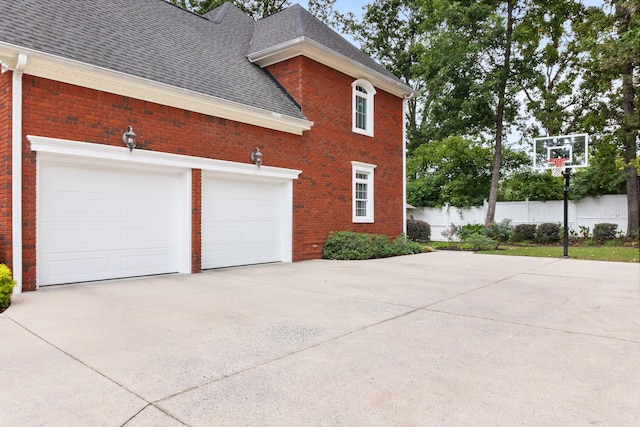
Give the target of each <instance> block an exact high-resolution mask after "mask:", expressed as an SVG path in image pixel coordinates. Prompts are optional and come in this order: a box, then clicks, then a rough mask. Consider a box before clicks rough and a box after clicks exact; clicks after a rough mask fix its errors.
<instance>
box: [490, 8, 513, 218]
mask: <svg viewBox="0 0 640 427" xmlns="http://www.w3.org/2000/svg"><path fill="white" fill-rule="evenodd" d="M513 6H514V0H509V1H507V27H506V33H505V44H504V64H503V66H502V70H501V72H500V84H499V87H498V93H497V97H498V105H497V107H496V140H495V147H494V152H493V168H492V169H491V188H490V190H489V204H488V206H487V216H486V217H485V220H484V222H485V224H486V225H489V224H491V223H493V222H495V217H496V203H497V202H498V184H499V183H500V168H501V167H502V137H503V133H504V110H505V101H506V99H505V98H506V93H507V83H508V81H509V75H510V73H511V50H512V47H513Z"/></svg>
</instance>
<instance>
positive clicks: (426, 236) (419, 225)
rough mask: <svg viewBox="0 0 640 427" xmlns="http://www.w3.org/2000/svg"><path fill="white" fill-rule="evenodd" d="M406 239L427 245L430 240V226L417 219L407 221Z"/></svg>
mask: <svg viewBox="0 0 640 427" xmlns="http://www.w3.org/2000/svg"><path fill="white" fill-rule="evenodd" d="M407 238H408V239H409V240H413V241H414V242H422V243H427V242H428V241H429V240H431V226H430V225H429V223H428V222H425V221H420V220H419V219H409V220H407Z"/></svg>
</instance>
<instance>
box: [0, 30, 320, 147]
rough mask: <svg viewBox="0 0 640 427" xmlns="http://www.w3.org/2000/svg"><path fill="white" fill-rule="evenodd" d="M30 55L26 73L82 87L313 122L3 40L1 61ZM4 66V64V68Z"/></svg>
mask: <svg viewBox="0 0 640 427" xmlns="http://www.w3.org/2000/svg"><path fill="white" fill-rule="evenodd" d="M20 53H22V54H25V55H27V57H28V61H27V65H26V67H25V69H24V71H23V72H24V74H27V75H31V76H36V77H42V78H46V79H51V80H55V81H59V82H63V83H68V84H72V85H77V86H82V87H86V88H90V89H95V90H99V91H103V92H109V93H114V94H117V95H122V96H127V97H130V98H136V99H141V100H144V101H149V102H154V103H157V104H161V105H166V106H170V107H175V108H180V109H184V110H188V111H193V112H197V113H202V114H207V115H210V116H215V117H220V118H224V119H228V120H234V121H238V122H241V123H246V124H250V125H254V126H259V127H264V128H267V129H273V130H277V131H282V132H287V133H292V134H295V135H302V133H303V132H305V131H308V130H310V129H311V127H312V126H313V122H311V121H308V120H303V119H299V118H296V117H290V116H284V115H282V114H279V113H275V112H272V111H266V110H262V109H259V108H255V107H250V106H247V105H243V104H240V103H237V102H232V101H228V100H225V99H222V98H217V97H214V96H210V95H206V94H202V93H198V92H194V91H191V90H187V89H182V88H178V87H175V86H171V85H168V84H164V83H159V82H156V81H152V80H149V79H144V78H141V77H136V76H132V75H130V74H125V73H121V72H118V71H113V70H109V69H106V68H101V67H97V66H93V65H89V64H86V63H82V62H79V61H75V60H71V59H67V58H62V57H60V56H55V55H51V54H47V53H43V52H40V51H36V50H33V49H26V48H22V47H19V46H15V45H11V44H7V43H2V42H0V62H2V63H3V64H5V66H6V68H8V69H11V70H13V69H14V68H15V65H16V62H17V57H18V54H20ZM4 68H5V67H3V69H4Z"/></svg>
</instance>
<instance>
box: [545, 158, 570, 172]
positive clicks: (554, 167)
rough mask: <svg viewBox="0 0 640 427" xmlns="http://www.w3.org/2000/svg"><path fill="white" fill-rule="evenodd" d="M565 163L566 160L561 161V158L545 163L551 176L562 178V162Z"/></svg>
mask: <svg viewBox="0 0 640 427" xmlns="http://www.w3.org/2000/svg"><path fill="white" fill-rule="evenodd" d="M566 161H567V159H561V158H557V159H549V160H547V162H548V163H549V166H551V175H553V176H562V174H563V172H564V169H565V167H564V162H566Z"/></svg>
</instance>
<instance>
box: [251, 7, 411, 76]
mask: <svg viewBox="0 0 640 427" xmlns="http://www.w3.org/2000/svg"><path fill="white" fill-rule="evenodd" d="M300 37H305V38H307V39H309V40H313V41H314V42H316V43H319V44H321V45H323V46H324V47H326V48H328V49H330V50H333V51H334V52H337V53H339V54H341V55H343V56H345V57H347V58H349V59H351V60H352V61H355V62H357V63H360V64H361V65H364V66H365V67H367V68H370V69H371V70H374V71H376V72H378V73H380V74H382V75H384V76H386V77H389V78H391V79H393V80H396V81H398V82H400V80H399V79H398V78H397V77H396V76H395V75H394V74H393V73H391V72H390V71H389V70H387V69H386V68H385V67H384V66H382V65H380V64H378V63H377V62H376V61H374V60H373V59H371V57H369V56H368V55H366V54H365V53H363V52H362V51H361V50H360V49H358V48H357V47H355V46H354V45H352V44H351V43H349V42H348V41H347V40H346V39H345V38H344V37H342V36H341V35H340V34H338V33H336V32H335V31H333V30H332V29H331V28H329V27H328V26H327V25H326V24H324V23H323V22H322V21H320V20H319V19H318V18H316V17H315V16H313V15H312V14H311V13H310V12H309V11H307V10H306V9H304V8H303V7H302V6H300V5H299V4H295V5H293V6H291V7H288V8H286V9H284V10H282V11H280V12H278V13H275V14H273V15H271V16H268V17H266V18H264V19H261V20H259V21H258V22H257V23H256V28H255V31H254V35H253V39H252V40H251V45H250V47H249V55H251V54H255V53H258V52H260V51H262V50H265V49H269V48H271V47H274V46H278V45H280V44H283V43H286V42H290V41H292V40H295V39H298V38H300Z"/></svg>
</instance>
